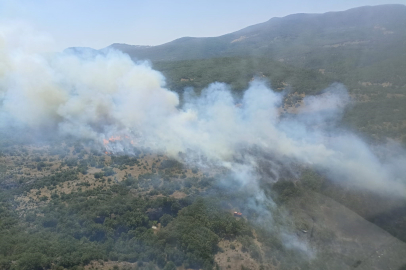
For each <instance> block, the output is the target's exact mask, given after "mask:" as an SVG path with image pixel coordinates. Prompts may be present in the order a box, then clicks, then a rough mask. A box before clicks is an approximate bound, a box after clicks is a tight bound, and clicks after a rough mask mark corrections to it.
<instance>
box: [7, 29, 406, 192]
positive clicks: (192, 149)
mask: <svg viewBox="0 0 406 270" xmlns="http://www.w3.org/2000/svg"><path fill="white" fill-rule="evenodd" d="M17 30H18V31H16V29H14V30H13V29H10V28H7V29H6V28H4V27H2V28H0V62H1V64H0V99H1V103H0V104H1V105H0V106H1V107H0V113H1V116H0V117H1V118H0V119H1V128H8V127H10V126H15V127H24V128H30V129H33V130H43V129H44V130H47V131H49V130H51V131H53V132H55V133H58V134H61V135H72V136H75V137H77V138H79V139H82V138H83V139H91V140H94V141H96V142H99V143H100V147H107V148H108V149H107V150H108V151H117V152H120V151H127V152H130V151H131V148H132V147H133V145H134V146H136V147H145V148H147V147H149V148H150V149H151V150H152V151H156V152H160V153H166V154H167V155H170V156H173V157H177V156H178V153H179V152H182V153H193V154H194V155H195V154H197V156H199V157H204V158H205V160H206V161H205V162H201V164H202V165H207V164H210V163H215V164H217V165H220V166H224V167H227V168H229V169H231V170H232V171H234V172H235V174H236V175H239V176H240V178H244V181H250V180H249V179H247V177H242V176H241V175H254V174H255V171H256V170H257V169H258V162H259V159H258V156H256V154H255V153H258V152H261V153H267V154H269V155H272V156H273V157H276V159H278V160H280V161H282V162H285V164H287V165H288V164H289V163H290V162H297V163H301V164H305V165H309V166H312V167H315V168H317V169H319V170H322V171H323V172H325V173H326V174H327V175H328V176H329V177H331V178H332V179H334V180H337V181H348V182H352V183H353V184H354V185H355V186H358V187H360V188H366V189H369V190H372V191H376V192H382V193H390V194H393V195H398V196H402V195H404V194H406V189H405V183H404V182H405V179H404V175H406V174H405V173H406V169H405V168H404V166H403V165H404V164H406V159H405V155H404V154H403V153H400V154H399V156H397V157H396V160H397V161H396V162H392V161H391V160H386V162H382V161H380V160H379V159H378V158H377V156H376V155H374V153H373V152H372V151H371V149H370V148H369V147H368V145H367V144H366V143H364V142H363V141H362V140H361V139H360V138H358V137H357V136H356V135H354V134H351V133H348V132H345V131H343V130H339V129H337V128H336V127H335V124H336V123H337V121H339V120H340V117H341V115H342V113H343V110H344V108H345V106H346V105H347V104H348V103H349V102H350V97H349V95H348V93H347V91H346V89H345V87H344V86H342V85H339V84H335V85H332V86H331V87H330V88H328V89H326V90H325V91H324V93H323V94H321V95H318V96H312V97H307V98H305V100H304V101H305V102H304V106H303V107H302V109H301V110H300V113H299V114H297V115H293V116H289V117H281V115H280V113H279V107H280V105H281V104H282V102H283V97H284V94H283V93H277V92H274V91H272V89H271V88H269V87H268V86H267V83H266V82H263V81H259V80H256V81H253V82H252V83H251V84H250V87H249V88H248V89H247V90H246V91H245V93H244V96H243V98H242V100H239V101H236V100H235V99H234V98H233V95H232V94H231V91H230V89H229V88H228V86H227V85H225V84H222V83H213V84H211V85H210V86H208V87H207V88H206V89H205V90H203V92H202V94H201V95H200V96H195V95H194V94H193V93H190V92H189V93H186V94H185V102H184V103H183V104H182V105H180V103H179V97H178V95H177V94H176V93H174V92H172V91H170V90H169V89H166V88H165V78H164V77H163V76H162V74H160V73H159V72H157V71H155V70H153V69H152V68H151V66H150V65H149V64H148V63H146V62H140V63H134V62H133V61H132V60H131V59H130V58H129V57H128V56H127V55H124V54H122V53H120V52H117V51H108V52H105V53H104V54H97V55H92V54H88V53H83V54H79V55H78V54H74V53H71V52H64V53H58V54H45V53H43V47H42V46H41V44H42V43H44V42H45V41H46V43H47V42H48V41H47V38H39V39H37V38H34V37H35V36H36V35H35V34H29V33H28V32H27V31H25V30H23V31H22V30H21V29H20V28H18V29H17ZM31 44H35V46H33V47H31V46H29V45H31ZM38 48H39V49H40V50H38ZM237 103H238V104H237ZM112 136H113V138H114V136H120V138H125V140H124V139H123V140H122V141H121V143H118V144H114V147H113V146H112V145H111V144H109V143H108V142H109V138H111V137H112ZM106 143H107V145H104V144H106ZM255 149H256V150H255ZM253 150H255V151H253ZM257 150H258V151H257ZM193 162H199V161H193ZM273 175H274V176H273V178H274V179H270V180H271V181H274V180H277V178H278V175H277V172H275V173H274V174H273Z"/></svg>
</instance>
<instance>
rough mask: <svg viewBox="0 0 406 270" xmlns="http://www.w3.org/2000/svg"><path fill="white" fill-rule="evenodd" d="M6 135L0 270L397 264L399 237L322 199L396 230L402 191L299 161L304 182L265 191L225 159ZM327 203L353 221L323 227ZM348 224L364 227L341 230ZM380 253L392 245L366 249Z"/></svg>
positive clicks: (285, 182) (400, 230) (284, 182)
mask: <svg viewBox="0 0 406 270" xmlns="http://www.w3.org/2000/svg"><path fill="white" fill-rule="evenodd" d="M3 138H5V139H4V140H3V144H2V148H1V157H0V160H1V164H2V166H1V171H0V176H1V178H0V187H1V208H0V211H1V212H0V215H1V223H0V269H83V268H85V269H186V268H189V269H213V268H214V269H227V268H231V269H293V268H296V269H346V268H351V267H354V266H357V267H359V269H380V265H382V264H385V263H386V264H388V265H392V266H398V265H399V264H401V263H402V262H403V258H402V257H401V254H402V252H404V251H405V250H406V245H405V244H404V243H403V242H401V241H400V240H397V239H396V238H394V237H392V236H390V235H389V234H387V233H386V232H384V231H383V230H382V229H378V227H374V226H372V225H370V223H369V222H367V221H363V220H364V219H362V218H361V217H359V216H358V215H356V214H355V213H353V212H352V211H350V210H348V209H347V208H345V207H342V206H340V205H339V204H338V203H336V202H334V201H333V200H331V199H330V198H333V199H334V200H336V201H338V202H341V203H343V204H344V205H345V206H347V207H348V208H350V209H353V210H354V211H356V212H357V213H358V214H359V215H361V216H363V217H365V218H366V219H368V220H369V221H371V222H373V223H375V224H377V225H378V226H381V227H382V228H384V229H385V230H387V231H388V232H390V233H392V235H394V236H396V237H398V238H399V239H403V240H404V239H405V238H406V235H405V234H404V231H405V225H406V224H404V222H402V216H403V217H404V214H402V211H403V212H404V202H403V201H397V200H393V201H384V198H382V200H379V198H378V200H377V198H376V197H374V195H373V194H362V193H359V192H356V191H354V190H353V189H351V188H348V189H345V188H343V187H341V186H336V185H334V184H333V183H331V182H329V181H328V180H326V179H325V178H323V176H321V175H319V174H317V173H315V172H313V171H311V170H309V169H306V168H303V169H301V170H303V171H302V179H301V181H297V180H298V179H290V178H289V177H287V178H285V179H281V180H280V181H279V182H276V183H271V182H268V181H266V180H265V181H264V182H263V183H262V184H261V189H262V190H263V191H265V196H266V197H267V198H268V199H266V200H263V199H260V198H259V197H257V195H256V193H255V192H253V191H250V188H248V189H247V186H243V187H242V186H241V183H240V182H237V181H234V180H233V179H230V177H229V176H228V175H227V171H224V169H220V168H218V169H211V170H210V171H204V170H203V171H202V170H199V169H197V168H189V167H187V166H185V165H184V164H183V163H180V162H179V161H177V160H173V159H168V158H167V157H165V156H164V155H157V154H152V153H149V152H148V150H146V149H143V150H142V149H138V150H136V152H137V153H138V154H137V155H131V156H128V155H124V154H121V155H106V154H105V153H102V152H100V151H97V150H96V148H93V147H92V146H91V145H89V144H88V143H83V142H82V143H81V142H77V141H70V140H66V141H65V142H62V143H60V142H57V141H54V143H51V144H38V143H31V142H28V143H26V144H20V142H19V141H18V140H16V139H15V138H9V139H7V135H6V134H3ZM316 194H318V195H316ZM359 196H362V197H359ZM394 206H400V208H399V207H398V208H394ZM402 207H403V208H402ZM388 209H390V210H393V212H391V211H387V210H388ZM380 210H382V212H380ZM235 211H238V212H242V213H243V216H242V217H238V216H237V217H235V216H233V212H235ZM324 211H327V212H324ZM399 211H400V212H399ZM328 213H335V214H334V215H335V216H337V215H338V216H339V215H342V217H345V219H348V223H349V225H348V226H351V227H352V228H351V229H350V230H348V228H346V229H344V228H340V227H337V225H332V224H334V223H336V224H341V221H338V220H335V219H336V218H337V217H334V216H333V217H330V216H329V214H328ZM339 213H341V214H339ZM379 214H380V215H379ZM352 230H355V231H358V230H364V231H366V232H368V233H366V234H365V235H363V236H362V235H357V234H356V235H355V236H351V235H350V236H349V235H348V234H352V233H353V232H352ZM372 234H373V237H371V235H372ZM351 237H353V239H352V240H349V239H351ZM333 243H334V244H333ZM382 243H386V244H385V246H382ZM332 244H333V245H332ZM378 251H379V254H381V253H382V254H391V255H390V257H388V258H386V257H385V256H383V255H382V258H381V257H379V260H378V259H377V258H378V257H377V258H375V257H374V256H372V257H370V253H374V252H378ZM337 252H338V253H337ZM337 254H338V255H337ZM384 257H385V258H384ZM376 260H378V261H376ZM179 267H180V268H179Z"/></svg>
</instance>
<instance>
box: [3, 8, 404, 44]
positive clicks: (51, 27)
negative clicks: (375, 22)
mask: <svg viewBox="0 0 406 270" xmlns="http://www.w3.org/2000/svg"><path fill="white" fill-rule="evenodd" d="M391 3H397V4H406V0H392V1H390V0H336V1H331V0H330V1H329V0H308V1H300V0H283V1H280V0H279V1H274V0H268V1H266V0H251V1H240V0H223V1H221V0H204V1H203V0H189V1H186V0H165V1H159V0H149V1H141V0H114V1H113V0H109V1H107V0H35V1H33V0H0V22H4V21H20V20H21V21H24V22H27V23H29V24H31V25H33V26H34V28H36V29H38V30H41V31H44V32H47V33H49V34H50V35H51V36H52V37H53V38H54V39H55V41H56V44H57V48H58V49H64V48H66V47H70V46H87V47H93V48H96V49H99V48H103V47H106V46H108V45H110V44H111V43H127V44H136V45H158V44H162V43H165V42H168V41H171V40H173V39H176V38H179V37H183V36H195V37H203V36H219V35H223V34H226V33H230V32H233V31H236V30H239V29H241V28H244V27H246V26H249V25H252V24H256V23H260V22H264V21H267V20H269V19H270V18H272V17H282V16H286V15H289V14H292V13H323V12H327V11H339V10H346V9H349V8H353V7H357V6H364V5H379V4H391Z"/></svg>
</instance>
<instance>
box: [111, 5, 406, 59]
mask: <svg viewBox="0 0 406 270" xmlns="http://www.w3.org/2000/svg"><path fill="white" fill-rule="evenodd" d="M405 29H406V6H404V5H381V6H373V7H370V6H366V7H359V8H354V9H350V10H347V11H342V12H328V13H324V14H294V15H289V16H286V17H283V18H272V19H270V20H269V21H267V22H264V23H260V24H256V25H253V26H249V27H247V28H244V29H242V30H239V31H237V32H234V33H230V34H227V35H223V36H219V37H208V38H193V37H184V38H180V39H177V40H174V41H172V42H169V43H165V44H163V45H159V46H152V47H145V46H132V45H125V44H113V45H111V46H110V47H112V48H116V49H119V50H121V51H123V52H125V53H128V54H129V55H130V56H131V57H134V58H140V59H150V60H152V61H171V60H185V59H198V58H211V57H219V56H235V55H238V56H241V55H245V56H246V55H256V56H258V55H261V56H267V57H270V58H273V59H278V60H280V61H285V62H291V63H293V64H295V65H301V66H306V67H319V66H323V64H324V63H323V62H325V61H332V60H335V61H338V60H342V59H341V57H342V56H343V55H345V56H351V58H354V57H355V60H357V61H358V62H362V63H363V64H370V63H372V62H374V61H376V60H383V59H387V58H388V57H392V56H394V55H396V54H397V53H399V52H400V51H404V46H405V44H406V43H405V42H406V31H405ZM377 53H383V54H380V55H376V54H377Z"/></svg>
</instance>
